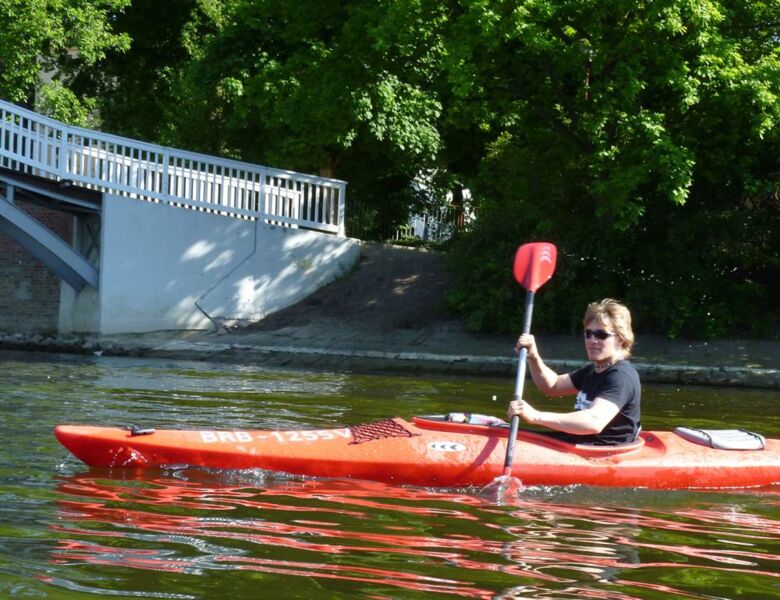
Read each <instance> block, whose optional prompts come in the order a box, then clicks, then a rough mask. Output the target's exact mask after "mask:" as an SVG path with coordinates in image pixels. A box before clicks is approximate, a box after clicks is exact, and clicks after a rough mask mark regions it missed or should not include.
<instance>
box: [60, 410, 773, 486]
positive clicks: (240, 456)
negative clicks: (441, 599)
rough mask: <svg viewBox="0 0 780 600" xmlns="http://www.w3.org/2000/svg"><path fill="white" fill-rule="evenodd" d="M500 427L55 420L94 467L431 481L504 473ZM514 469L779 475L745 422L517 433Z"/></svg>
mask: <svg viewBox="0 0 780 600" xmlns="http://www.w3.org/2000/svg"><path fill="white" fill-rule="evenodd" d="M507 431H508V429H507V427H506V425H504V424H498V425H495V424H494V425H482V424H473V423H469V422H466V423H459V422H453V421H451V420H448V418H447V417H415V418H414V419H413V420H412V421H411V422H409V421H406V420H404V419H401V418H394V419H387V420H385V421H380V422H377V423H369V424H366V425H357V426H352V427H342V428H337V429H312V430H254V431H251V430H202V431H188V430H153V429H147V430H143V429H139V428H132V429H129V428H118V427H92V426H81V425H59V426H57V427H56V428H55V430H54V433H55V435H56V436H57V439H58V440H59V441H60V442H61V443H62V445H63V446H65V447H66V448H67V449H68V450H69V451H70V452H72V453H73V454H74V455H75V456H76V457H78V458H79V459H81V460H82V461H84V462H85V463H86V464H87V465H89V466H92V467H111V468H120V467H121V468H161V467H170V466H174V465H177V466H178V465H188V466H199V467H209V468H218V469H265V470H270V471H280V472H284V473H290V474H295V475H304V476H313V477H348V478H354V479H366V480H373V481H381V482H385V483H395V484H411V485H418V486H434V487H461V486H471V485H475V486H482V485H485V484H488V483H490V482H492V481H493V480H494V479H495V478H496V477H498V476H500V475H501V474H502V469H503V464H504V458H505V453H506V445H507ZM513 475H514V476H515V477H518V478H519V479H520V480H522V482H523V483H524V484H525V485H570V484H585V485H595V486H615V487H645V488H657V489H681V488H741V487H758V486H766V485H771V484H776V483H780V440H774V439H764V438H763V437H762V436H760V435H757V434H754V433H751V432H746V431H743V430H715V431H712V430H710V431H702V430H695V429H684V428H678V429H677V430H675V431H674V432H661V431H650V432H644V433H642V434H641V435H640V438H639V439H638V440H637V441H636V442H634V443H632V444H629V445H625V446H585V445H573V444H567V443H564V442H561V441H559V440H556V439H554V438H551V437H549V436H546V435H543V434H540V433H534V432H530V431H521V432H520V434H519V436H518V439H517V444H516V447H515V457H514V469H513Z"/></svg>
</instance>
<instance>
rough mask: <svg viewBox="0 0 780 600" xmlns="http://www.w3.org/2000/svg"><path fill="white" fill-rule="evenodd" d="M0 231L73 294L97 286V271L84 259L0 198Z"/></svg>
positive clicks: (21, 211) (53, 234) (36, 222)
mask: <svg viewBox="0 0 780 600" xmlns="http://www.w3.org/2000/svg"><path fill="white" fill-rule="evenodd" d="M0 233H2V234H4V235H6V236H8V237H9V238H11V239H12V240H14V241H15V242H16V243H17V244H19V245H20V246H22V247H23V248H24V249H25V250H27V252H29V253H30V254H31V255H33V256H34V257H35V258H37V259H38V260H39V261H41V262H42V263H43V264H44V265H46V267H47V268H49V269H51V271H53V272H54V273H55V274H56V275H57V276H58V277H59V278H61V279H62V280H63V281H65V282H66V283H67V284H68V285H69V286H70V287H72V288H73V289H74V290H75V291H76V293H78V292H80V291H81V290H82V289H84V287H85V286H87V285H90V286H92V287H93V288H95V289H97V287H98V281H99V276H98V270H97V269H96V268H95V267H94V266H93V265H92V264H91V263H90V262H89V261H87V259H85V258H84V257H83V256H81V254H79V253H78V252H76V251H75V250H74V249H73V248H72V247H71V246H69V245H68V244H67V243H66V242H65V241H64V240H63V239H62V238H60V237H59V236H58V235H56V234H55V233H53V232H52V231H50V230H49V229H48V228H46V227H45V226H43V225H42V224H41V223H39V222H38V221H36V220H35V219H34V218H33V217H31V216H30V215H28V214H27V213H26V212H24V211H23V210H21V209H20V208H17V207H16V206H15V205H14V204H12V203H11V202H9V201H8V200H7V199H5V198H0Z"/></svg>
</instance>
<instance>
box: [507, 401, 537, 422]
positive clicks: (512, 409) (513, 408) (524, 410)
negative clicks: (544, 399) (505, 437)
mask: <svg viewBox="0 0 780 600" xmlns="http://www.w3.org/2000/svg"><path fill="white" fill-rule="evenodd" d="M514 415H518V416H519V417H520V418H521V419H522V420H523V421H525V422H526V423H530V424H531V425H533V424H534V423H538V422H539V415H540V413H539V411H538V410H536V409H535V408H534V407H533V406H531V405H530V404H528V402H526V401H525V400H512V401H511V402H510V403H509V410H508V411H507V416H509V417H510V418H511V417H513V416H514Z"/></svg>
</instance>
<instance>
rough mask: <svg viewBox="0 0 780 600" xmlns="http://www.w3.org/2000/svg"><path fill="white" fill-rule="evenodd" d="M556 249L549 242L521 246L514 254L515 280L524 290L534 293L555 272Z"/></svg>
mask: <svg viewBox="0 0 780 600" xmlns="http://www.w3.org/2000/svg"><path fill="white" fill-rule="evenodd" d="M557 258H558V249H557V248H556V247H555V245H554V244H551V243H549V242H530V243H528V244H523V245H522V246H520V247H519V248H518V249H517V253H516V254H515V270H514V271H515V279H517V282H518V283H519V284H520V285H522V286H523V287H524V288H525V289H527V290H529V291H531V292H534V293H535V292H536V290H538V289H539V288H540V287H542V286H543V285H544V284H545V283H547V282H548V281H549V280H550V278H551V277H552V276H553V272H554V271H555V260H556V259H557Z"/></svg>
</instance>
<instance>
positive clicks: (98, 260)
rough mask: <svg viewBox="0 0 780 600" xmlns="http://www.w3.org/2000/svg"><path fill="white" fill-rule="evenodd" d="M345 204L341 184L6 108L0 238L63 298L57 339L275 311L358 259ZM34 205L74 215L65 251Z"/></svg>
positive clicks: (197, 324)
mask: <svg viewBox="0 0 780 600" xmlns="http://www.w3.org/2000/svg"><path fill="white" fill-rule="evenodd" d="M345 196H346V183H345V182H343V181H339V180H335V179H329V178H323V177H317V176H314V175H307V174H302V173H295V172H292V171H285V170H281V169H274V168H270V167H266V166H261V165H253V164H249V163H244V162H240V161H234V160H228V159H223V158H219V157H214V156H208V155H204V154H198V153H193V152H188V151H184V150H178V149H174V148H168V147H164V146H158V145H155V144H149V143H145V142H141V141H137V140H131V139H127V138H122V137H118V136H114V135H110V134H106V133H102V132H98V131H94V130H90V129H85V128H80V127H72V126H69V125H66V124H64V123H61V122H59V121H56V120H53V119H50V118H48V117H45V116H43V115H40V114H38V113H35V112H33V111H29V110H27V109H24V108H21V107H18V106H15V105H13V104H9V103H7V102H4V101H0V235H2V236H5V237H6V238H7V239H10V240H13V242H14V243H15V244H17V245H18V246H19V247H21V248H23V249H24V251H25V252H26V253H27V254H28V255H30V256H32V257H34V258H35V259H36V260H37V261H39V262H40V263H41V264H43V265H45V267H46V268H47V269H48V271H49V272H51V273H53V274H54V275H56V277H57V278H58V279H59V280H60V281H61V282H62V283H63V284H64V285H65V286H66V287H65V288H63V289H62V290H61V292H62V293H61V294H60V297H61V298H60V303H61V306H60V309H59V315H60V316H59V319H58V323H57V329H58V330H60V331H89V332H100V333H120V332H131V331H132V332H135V331H151V330H158V329H192V328H194V329H203V328H208V327H212V326H214V324H218V323H219V322H221V321H234V322H243V321H252V320H256V319H258V318H262V317H263V316H265V315H266V314H269V313H270V312H275V311H276V310H280V309H281V308H284V307H285V306H287V305H289V304H292V303H293V302H296V301H298V300H300V299H301V298H302V297H304V296H305V295H307V294H308V293H311V291H313V290H314V289H316V288H317V287H320V286H321V285H324V283H326V282H327V281H329V280H331V279H333V278H334V277H336V276H338V275H339V274H341V273H343V272H345V271H346V270H348V269H349V268H350V266H351V264H352V263H354V261H355V260H356V259H357V242H356V241H355V240H350V239H349V238H346V236H345V229H344V220H345ZM30 205H35V206H40V207H44V208H45V210H48V211H59V212H61V213H64V214H66V215H68V217H67V218H68V219H72V224H71V227H69V228H66V229H69V230H70V232H71V235H70V236H67V235H66V237H70V239H65V238H63V237H62V236H61V235H58V234H57V233H55V232H54V231H52V229H50V228H49V227H47V226H46V224H45V223H43V222H42V221H41V220H40V219H39V218H36V216H35V215H34V214H32V212H31V211H30V210H29V209H28V208H27V207H29V206H30ZM1 269H2V265H0V270H1Z"/></svg>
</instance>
